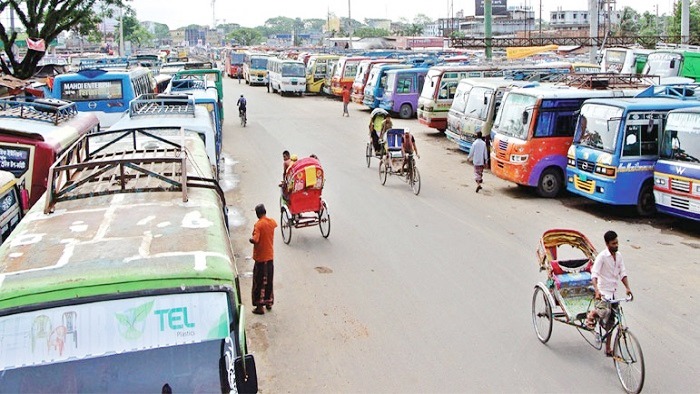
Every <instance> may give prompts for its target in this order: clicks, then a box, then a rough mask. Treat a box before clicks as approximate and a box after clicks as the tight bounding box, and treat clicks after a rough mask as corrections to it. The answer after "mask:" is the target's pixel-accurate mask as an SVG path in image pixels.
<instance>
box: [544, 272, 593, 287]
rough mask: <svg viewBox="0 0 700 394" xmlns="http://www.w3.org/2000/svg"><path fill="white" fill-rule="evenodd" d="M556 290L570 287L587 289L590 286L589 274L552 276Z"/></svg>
mask: <svg viewBox="0 0 700 394" xmlns="http://www.w3.org/2000/svg"><path fill="white" fill-rule="evenodd" d="M553 277H554V283H555V284H556V286H557V289H561V288H572V287H587V286H590V284H591V273H590V272H578V273H573V274H561V275H553Z"/></svg>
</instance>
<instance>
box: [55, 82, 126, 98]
mask: <svg viewBox="0 0 700 394" xmlns="http://www.w3.org/2000/svg"><path fill="white" fill-rule="evenodd" d="M61 98H62V99H64V100H70V101H95V100H119V99H121V98H122V82H121V81H118V80H115V81H101V82H64V83H63V84H62V85H61Z"/></svg>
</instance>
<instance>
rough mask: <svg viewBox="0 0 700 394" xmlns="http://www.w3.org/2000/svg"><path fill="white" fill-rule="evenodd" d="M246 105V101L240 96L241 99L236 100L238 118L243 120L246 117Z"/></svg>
mask: <svg viewBox="0 0 700 394" xmlns="http://www.w3.org/2000/svg"><path fill="white" fill-rule="evenodd" d="M247 104H248V101H247V100H246V99H245V97H243V95H241V97H240V98H239V99H238V102H237V103H236V105H237V106H238V116H239V117H241V118H244V117H245V116H246V105H247Z"/></svg>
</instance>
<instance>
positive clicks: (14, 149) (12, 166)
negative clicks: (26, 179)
mask: <svg viewBox="0 0 700 394" xmlns="http://www.w3.org/2000/svg"><path fill="white" fill-rule="evenodd" d="M29 156H30V155H29V147H23V146H17V145H0V170H4V171H9V172H11V173H12V175H14V176H15V178H17V179H19V178H21V177H22V175H24V173H25V172H27V170H28V169H29Z"/></svg>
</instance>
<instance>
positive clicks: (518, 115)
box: [482, 93, 537, 140]
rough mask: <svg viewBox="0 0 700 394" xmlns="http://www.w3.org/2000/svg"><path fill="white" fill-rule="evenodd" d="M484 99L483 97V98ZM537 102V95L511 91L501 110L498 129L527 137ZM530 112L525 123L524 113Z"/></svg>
mask: <svg viewBox="0 0 700 394" xmlns="http://www.w3.org/2000/svg"><path fill="white" fill-rule="evenodd" d="M482 99H483V98H482ZM536 103H537V97H533V96H528V95H524V94H518V93H511V94H509V95H508V97H507V98H506V101H505V103H503V105H502V106H501V110H500V111H499V114H498V116H499V119H498V120H497V121H496V123H498V131H499V132H500V133H503V134H505V135H510V136H512V137H516V138H520V139H523V140H524V139H526V138H527V134H528V131H529V127H528V125H529V124H530V118H531V117H532V116H531V115H532V111H531V109H532V108H533V107H534V106H535V104H536ZM524 112H528V114H529V115H528V117H527V120H526V122H525V123H523V118H524V117H523V113H524Z"/></svg>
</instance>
